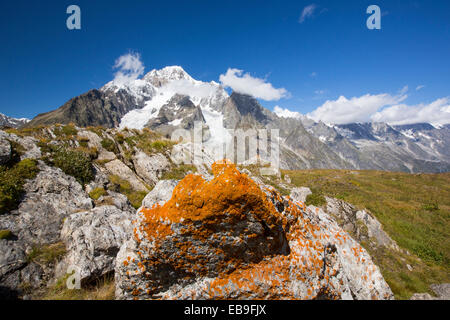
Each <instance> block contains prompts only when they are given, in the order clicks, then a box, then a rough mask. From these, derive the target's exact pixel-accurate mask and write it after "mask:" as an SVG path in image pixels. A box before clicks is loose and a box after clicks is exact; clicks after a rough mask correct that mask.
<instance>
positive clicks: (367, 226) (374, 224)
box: [325, 197, 400, 251]
mask: <svg viewBox="0 0 450 320" xmlns="http://www.w3.org/2000/svg"><path fill="white" fill-rule="evenodd" d="M325 199H326V201H327V205H326V212H327V213H328V214H329V215H331V216H332V217H334V218H335V219H336V220H337V221H338V223H339V225H340V226H341V227H342V228H343V229H344V230H345V231H347V232H349V233H350V234H351V235H353V236H354V237H355V239H356V240H357V241H358V242H360V243H361V242H362V241H365V242H368V243H370V244H371V245H372V246H374V247H378V246H384V247H386V248H389V249H392V250H396V251H398V250H400V248H399V246H398V245H397V243H396V242H395V241H394V240H392V238H391V237H389V235H388V234H387V233H386V232H385V231H384V230H383V226H382V225H381V223H380V222H379V221H378V220H377V219H376V218H375V217H374V216H373V215H372V214H371V213H369V212H368V211H367V210H358V209H357V208H356V207H355V206H353V205H351V204H349V203H347V202H345V201H342V200H339V199H334V198H330V197H325Z"/></svg>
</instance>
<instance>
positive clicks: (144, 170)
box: [133, 151, 170, 186]
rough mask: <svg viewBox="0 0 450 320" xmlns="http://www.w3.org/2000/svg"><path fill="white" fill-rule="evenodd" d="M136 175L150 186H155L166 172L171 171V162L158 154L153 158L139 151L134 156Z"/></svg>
mask: <svg viewBox="0 0 450 320" xmlns="http://www.w3.org/2000/svg"><path fill="white" fill-rule="evenodd" d="M133 164H134V167H135V170H136V173H137V174H138V175H139V176H140V177H141V178H142V179H143V180H144V181H145V183H147V184H148V185H150V186H154V185H155V184H156V183H157V182H158V180H159V179H160V178H161V176H162V174H163V173H164V172H165V171H168V170H169V169H170V162H169V160H168V159H167V158H166V157H165V156H164V155H162V154H160V153H158V154H155V155H153V156H149V155H147V154H146V153H145V152H142V151H139V152H137V153H136V155H134V156H133Z"/></svg>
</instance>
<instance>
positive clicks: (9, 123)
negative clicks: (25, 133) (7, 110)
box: [0, 113, 30, 128]
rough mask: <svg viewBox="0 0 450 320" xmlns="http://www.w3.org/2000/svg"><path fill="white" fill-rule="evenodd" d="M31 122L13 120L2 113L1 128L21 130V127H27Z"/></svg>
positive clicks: (0, 117) (0, 118) (0, 116)
mask: <svg viewBox="0 0 450 320" xmlns="http://www.w3.org/2000/svg"><path fill="white" fill-rule="evenodd" d="M29 121H30V120H29V119H25V118H21V119H16V118H11V117H8V116H6V115H4V114H3V113H0V128H5V127H9V128H19V127H22V126H23V125H25V124H26V123H28V122H29Z"/></svg>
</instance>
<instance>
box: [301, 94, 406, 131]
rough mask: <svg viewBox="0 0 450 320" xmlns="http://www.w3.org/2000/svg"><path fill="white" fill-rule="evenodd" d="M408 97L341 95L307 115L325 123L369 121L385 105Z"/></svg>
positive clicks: (402, 95)
mask: <svg viewBox="0 0 450 320" xmlns="http://www.w3.org/2000/svg"><path fill="white" fill-rule="evenodd" d="M403 91H404V90H402V92H403ZM406 98H407V96H406V95H404V94H400V95H397V96H392V95H390V94H378V95H370V94H366V95H364V96H361V97H353V98H351V99H347V98H346V97H344V96H340V97H339V98H338V99H337V100H328V101H326V102H325V103H324V104H323V105H322V106H320V107H318V108H317V109H316V110H314V111H312V112H310V113H308V114H307V116H308V117H310V118H311V119H314V120H315V121H320V120H321V121H323V122H325V123H334V124H346V123H352V122H368V121H371V116H372V115H373V114H374V113H376V112H378V111H379V110H380V109H382V108H383V107H386V106H391V105H394V104H398V103H400V102H402V101H403V100H405V99H406Z"/></svg>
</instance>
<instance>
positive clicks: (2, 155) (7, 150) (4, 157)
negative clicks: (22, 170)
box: [0, 139, 12, 165]
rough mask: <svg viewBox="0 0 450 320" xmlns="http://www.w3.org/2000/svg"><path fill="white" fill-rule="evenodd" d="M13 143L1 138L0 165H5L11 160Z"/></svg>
mask: <svg viewBox="0 0 450 320" xmlns="http://www.w3.org/2000/svg"><path fill="white" fill-rule="evenodd" d="M11 151H12V150H11V144H10V143H9V141H8V140H6V139H0V165H4V164H6V163H8V162H9V160H11V156H12V154H11Z"/></svg>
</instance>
